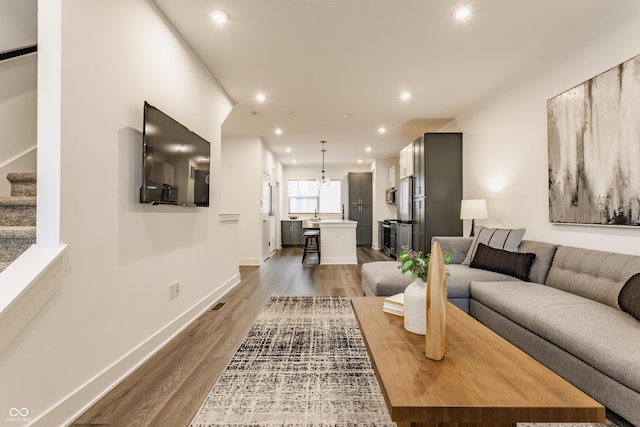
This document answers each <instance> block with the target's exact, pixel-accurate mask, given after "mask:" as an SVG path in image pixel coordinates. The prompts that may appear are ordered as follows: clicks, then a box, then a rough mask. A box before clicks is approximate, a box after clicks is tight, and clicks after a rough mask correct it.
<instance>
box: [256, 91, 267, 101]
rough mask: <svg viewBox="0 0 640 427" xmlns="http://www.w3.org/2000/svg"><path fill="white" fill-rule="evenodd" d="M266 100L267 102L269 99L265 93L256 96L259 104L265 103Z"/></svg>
mask: <svg viewBox="0 0 640 427" xmlns="http://www.w3.org/2000/svg"><path fill="white" fill-rule="evenodd" d="M266 100H267V97H266V95H265V94H264V93H258V94H257V95H256V101H258V102H264V101H266Z"/></svg>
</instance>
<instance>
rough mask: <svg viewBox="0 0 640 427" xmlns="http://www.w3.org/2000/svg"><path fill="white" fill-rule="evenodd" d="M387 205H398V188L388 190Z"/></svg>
mask: <svg viewBox="0 0 640 427" xmlns="http://www.w3.org/2000/svg"><path fill="white" fill-rule="evenodd" d="M387 203H388V204H390V205H395V204H396V188H395V187H394V188H387Z"/></svg>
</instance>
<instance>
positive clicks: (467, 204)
mask: <svg viewBox="0 0 640 427" xmlns="http://www.w3.org/2000/svg"><path fill="white" fill-rule="evenodd" d="M486 218H488V216H487V202H486V200H484V199H466V200H463V201H462V203H461V204H460V219H470V220H471V234H469V237H473V235H474V234H473V229H474V228H475V226H476V224H475V220H476V219H486Z"/></svg>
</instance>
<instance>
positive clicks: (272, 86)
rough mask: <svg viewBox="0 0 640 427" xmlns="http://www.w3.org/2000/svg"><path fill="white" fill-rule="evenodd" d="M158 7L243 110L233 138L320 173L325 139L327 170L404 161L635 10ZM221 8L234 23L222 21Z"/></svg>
mask: <svg viewBox="0 0 640 427" xmlns="http://www.w3.org/2000/svg"><path fill="white" fill-rule="evenodd" d="M154 1H155V3H156V4H157V5H158V7H159V8H160V9H161V10H162V11H163V12H164V13H165V14H166V15H167V17H168V19H169V20H170V22H172V23H173V25H174V26H175V28H176V29H177V31H178V32H179V33H180V34H181V35H182V36H183V37H184V39H185V40H186V41H187V43H188V44H189V45H190V46H191V47H192V48H193V50H194V51H195V52H196V54H197V55H198V56H199V57H200V58H201V59H202V61H203V62H204V63H205V64H206V66H207V67H208V68H209V69H210V70H211V73H212V74H213V75H214V76H215V78H216V79H217V80H218V81H219V82H220V84H221V85H222V87H223V88H224V90H225V91H226V92H227V93H228V94H229V96H230V97H231V99H232V100H233V102H234V103H235V107H234V109H233V111H232V112H231V114H230V115H229V117H228V119H227V120H226V122H225V123H224V125H223V135H243V136H247V135H251V136H256V135H257V136H261V137H262V138H263V139H264V140H265V141H266V143H267V144H268V145H269V146H270V147H271V149H272V150H273V152H274V153H275V155H276V156H277V157H278V158H279V159H280V160H281V161H282V162H283V163H284V164H291V163H292V161H293V159H296V160H297V163H298V164H306V163H313V164H318V163H319V162H320V161H321V154H320V149H321V144H320V140H326V141H328V142H327V153H326V162H327V163H352V162H356V161H357V160H358V159H363V160H364V161H369V160H371V159H373V158H376V157H377V158H385V157H397V153H398V151H399V150H400V149H401V148H402V147H403V146H404V145H406V144H408V143H409V142H411V141H412V140H413V139H414V138H415V137H416V136H417V135H419V134H420V133H421V132H424V131H427V130H437V129H439V128H440V127H441V126H442V125H443V124H444V123H447V120H446V119H447V118H452V117H456V116H457V115H458V114H460V113H461V112H463V111H464V110H466V109H467V108H469V107H470V106H472V105H473V104H475V103H477V102H479V101H480V100H481V99H483V97H486V96H487V95H488V94H490V92H491V91H492V90H495V89H496V88H497V87H498V86H499V85H500V84H501V83H503V82H505V81H506V80H508V79H510V78H511V77H512V76H514V74H516V73H518V72H519V71H522V70H523V69H524V68H525V67H527V65H528V64H530V63H531V62H532V61H535V60H536V59H538V58H540V57H541V56H542V55H545V54H548V53H549V51H550V50H552V49H554V48H557V47H559V46H562V45H566V44H567V43H572V42H575V41H576V40H578V39H579V38H580V37H581V36H586V35H588V34H589V31H591V30H590V29H591V28H592V26H594V25H598V22H602V20H603V19H604V18H605V17H606V16H611V14H613V13H616V12H617V13H620V11H621V10H623V8H624V7H625V4H626V5H627V6H628V5H630V4H631V3H633V2H634V1H636V0H617V1H616V2H612V1H611V0H535V1H524V0H521V1H517V0H469V1H468V2H467V4H471V5H472V6H473V10H474V13H473V15H472V16H471V18H470V19H469V20H468V21H467V22H458V21H456V20H455V19H454V18H453V16H452V14H453V11H454V8H455V6H456V5H458V4H459V3H458V2H457V0H395V1H391V0H181V1H176V0H154ZM212 9H223V10H225V11H227V12H228V13H229V14H230V15H231V19H230V20H229V21H228V22H227V23H226V24H225V25H219V24H216V23H214V22H213V21H211V20H210V19H209V11H210V10H212ZM576 83H579V82H576ZM403 90H408V91H410V92H411V93H412V95H413V97H412V99H411V100H410V101H409V102H403V101H401V100H400V99H399V95H400V92H401V91H403ZM260 91H261V92H263V93H265V94H266V95H267V97H268V100H267V102H266V103H265V104H259V103H258V102H257V101H255V99H254V96H255V95H256V93H257V92H260ZM252 111H253V112H257V113H258V114H257V115H255V116H251V115H250V112H252ZM345 114H351V117H349V118H345V117H344V115H345ZM443 119H445V120H443ZM380 126H385V127H386V128H387V130H388V131H387V133H386V134H385V135H384V136H381V135H379V134H378V133H377V129H378V127H380ZM276 127H281V128H282V129H283V130H284V134H283V135H281V136H278V135H275V134H274V129H275V128H276ZM367 146H370V147H371V148H372V151H371V152H370V153H367V152H365V147H367ZM287 147H290V148H291V149H292V152H291V153H287V152H285V149H286V148H287Z"/></svg>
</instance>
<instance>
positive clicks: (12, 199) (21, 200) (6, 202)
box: [0, 196, 37, 206]
mask: <svg viewBox="0 0 640 427" xmlns="http://www.w3.org/2000/svg"><path fill="white" fill-rule="evenodd" d="M36 200H37V197H35V196H2V197H0V206H36Z"/></svg>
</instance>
